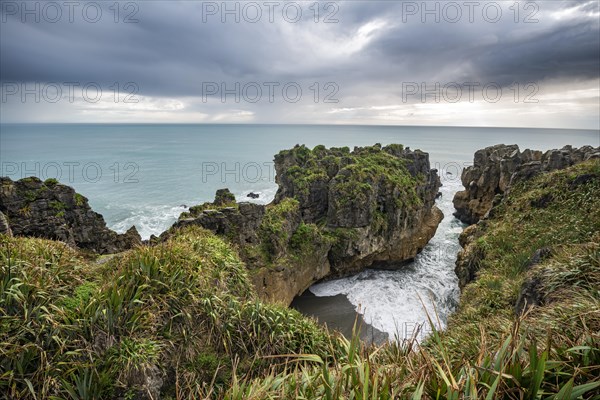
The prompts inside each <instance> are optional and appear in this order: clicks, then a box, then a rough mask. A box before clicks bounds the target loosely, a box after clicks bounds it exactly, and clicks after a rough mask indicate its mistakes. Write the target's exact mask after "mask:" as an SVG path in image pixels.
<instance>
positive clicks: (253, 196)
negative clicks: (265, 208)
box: [246, 192, 260, 199]
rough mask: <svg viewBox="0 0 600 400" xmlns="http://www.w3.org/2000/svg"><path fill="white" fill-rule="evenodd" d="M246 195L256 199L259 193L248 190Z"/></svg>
mask: <svg viewBox="0 0 600 400" xmlns="http://www.w3.org/2000/svg"><path fill="white" fill-rule="evenodd" d="M246 197H249V198H251V199H258V198H259V197H260V195H259V194H258V193H254V192H250V193H248V194H247V195H246Z"/></svg>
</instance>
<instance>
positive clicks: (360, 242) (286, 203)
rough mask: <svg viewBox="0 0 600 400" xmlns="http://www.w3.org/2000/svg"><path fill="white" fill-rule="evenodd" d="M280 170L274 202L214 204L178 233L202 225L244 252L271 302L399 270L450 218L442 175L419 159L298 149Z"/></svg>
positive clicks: (405, 152)
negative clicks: (442, 197)
mask: <svg viewBox="0 0 600 400" xmlns="http://www.w3.org/2000/svg"><path fill="white" fill-rule="evenodd" d="M275 169H276V172H277V175H276V180H277V183H278V184H279V190H278V192H277V194H276V196H275V200H274V201H273V203H271V204H269V205H267V206H263V205H258V204H250V203H227V204H222V203H221V204H217V202H214V203H205V204H203V205H201V206H196V207H192V208H190V212H189V213H184V214H182V216H181V217H180V219H179V221H178V222H177V223H176V224H175V225H174V227H173V228H172V229H177V228H179V227H181V226H185V225H189V224H194V225H199V226H202V227H204V228H206V229H210V230H212V231H214V232H216V233H218V234H220V235H223V236H225V237H227V238H228V239H230V240H231V241H232V242H233V243H235V244H237V245H238V248H239V250H240V255H241V256H242V258H243V259H244V260H245V261H246V263H247V265H248V267H249V268H250V270H251V272H252V274H251V275H252V279H253V281H254V284H255V286H256V288H257V290H258V292H259V293H260V295H261V297H262V298H263V299H268V300H274V301H279V302H283V303H285V304H289V303H290V302H291V301H292V299H293V298H294V297H295V296H296V295H298V294H300V293H302V292H303V291H304V290H306V289H307V288H308V287H309V286H310V285H311V284H313V283H315V282H316V281H318V280H320V279H322V278H326V277H338V276H343V275H348V274H352V273H356V272H358V271H360V270H361V269H364V268H367V267H377V268H399V267H400V266H401V263H402V262H404V261H408V260H411V259H412V258H414V257H415V255H416V254H417V253H418V252H420V251H421V250H422V249H423V247H424V246H425V245H426V244H427V242H428V241H429V240H430V239H431V237H432V236H433V235H434V234H435V231H436V229H437V226H438V224H439V222H440V221H441V219H442V218H443V215H442V213H441V211H440V210H438V209H437V208H436V207H435V204H434V203H435V198H436V195H437V193H438V189H439V187H440V180H439V177H438V176H437V171H436V170H432V169H430V165H429V156H428V154H427V153H424V152H422V151H419V150H416V151H411V150H410V149H404V148H403V147H402V146H400V145H391V146H386V147H382V146H381V145H375V146H371V147H364V148H359V147H357V148H355V149H354V151H352V152H351V151H350V150H349V149H348V148H331V149H326V148H325V147H323V146H317V147H315V148H314V149H313V150H311V149H308V148H306V147H305V146H296V147H294V148H293V149H290V150H285V151H282V152H280V153H279V154H278V155H276V156H275ZM217 197H220V196H217ZM165 235H169V233H168V232H167V233H166V234H165Z"/></svg>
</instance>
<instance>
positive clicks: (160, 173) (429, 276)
mask: <svg viewBox="0 0 600 400" xmlns="http://www.w3.org/2000/svg"><path fill="white" fill-rule="evenodd" d="M375 143H381V144H382V145H386V144H390V143H400V144H403V145H404V146H405V147H410V148H411V149H421V150H423V151H425V152H428V153H429V157H430V163H431V167H432V168H436V169H438V170H439V175H440V178H441V181H442V184H443V186H442V188H441V191H442V194H443V195H442V197H441V198H440V199H438V201H437V205H438V207H439V208H440V209H441V210H442V211H443V213H444V215H445V217H444V220H443V221H442V223H441V224H440V226H439V227H438V230H437V233H436V235H435V236H434V238H433V239H432V240H431V242H430V243H429V244H428V245H427V246H426V248H425V249H424V250H423V252H422V253H421V254H420V255H419V256H417V258H416V259H415V261H414V262H412V263H410V264H409V265H407V266H405V267H403V268H402V269H401V270H399V271H372V270H367V271H364V272H362V273H360V274H358V275H355V276H352V277H348V278H344V279H340V280H334V281H329V282H324V283H319V284H317V285H315V286H313V287H311V289H310V290H311V292H312V293H314V294H315V295H316V296H318V297H324V298H328V297H330V296H337V295H340V294H341V295H344V296H345V297H346V298H347V299H348V300H349V301H350V303H351V304H352V305H353V306H354V308H355V310H360V312H361V314H363V317H364V320H365V321H366V322H367V323H370V324H372V325H373V326H374V327H376V328H377V329H379V330H381V331H383V332H385V333H387V334H388V336H389V337H392V338H393V337H394V335H395V334H397V333H399V334H401V335H402V334H407V335H409V334H410V333H411V332H409V331H406V329H407V327H409V326H410V327H414V326H415V324H418V323H423V322H425V321H426V310H427V312H429V313H430V314H431V313H432V312H437V313H438V315H439V316H440V321H441V323H442V325H444V324H445V321H446V319H447V317H448V315H449V314H450V313H451V312H452V311H453V310H454V309H455V307H456V305H457V301H458V296H459V290H458V284H457V279H456V275H455V274H454V262H455V259H456V253H457V252H458V250H459V248H460V247H459V245H458V235H459V234H460V232H461V231H462V229H463V225H462V224H461V223H460V221H458V220H457V219H456V218H454V217H453V216H452V212H453V211H454V207H453V205H452V197H453V196H454V193H456V191H457V190H460V189H461V187H462V185H461V182H460V173H461V170H462V168H464V167H465V166H468V165H470V164H471V163H472V162H473V154H474V152H475V151H476V150H478V149H481V148H484V147H487V146H490V145H494V144H498V143H504V144H518V145H519V147H520V148H521V150H524V149H526V148H531V149H537V150H548V149H553V148H562V147H563V146H565V145H572V146H574V147H581V146H583V145H591V146H595V147H596V146H600V131H599V130H581V129H572V130H569V129H533V128H472V127H423V126H370V125H246V124H239V125H238V124H223V125H208V124H207V125H192V124H2V125H0V168H1V170H0V176H8V177H10V178H11V179H20V178H24V177H26V176H31V175H35V176H38V177H40V178H41V179H47V178H56V179H58V180H59V181H60V182H62V183H64V184H67V185H70V186H73V187H74V188H75V189H76V190H77V191H78V192H79V193H81V194H83V195H84V196H86V197H87V198H88V199H89V202H90V205H91V206H92V208H93V209H94V211H96V212H99V213H100V214H102V215H103V216H104V218H105V220H106V222H107V224H108V226H109V227H110V228H112V229H114V230H116V231H118V232H124V231H125V230H127V229H128V228H129V227H130V226H132V225H135V226H136V227H137V229H138V230H139V232H140V233H141V235H142V237H143V238H144V239H148V238H149V237H150V235H153V234H154V235H158V234H160V233H161V232H163V231H164V230H166V229H168V228H169V226H171V225H172V224H173V223H174V222H175V221H176V220H177V217H178V216H179V214H180V213H181V212H183V211H185V210H186V209H187V208H188V207H189V206H192V205H196V204H201V203H203V202H206V201H211V200H212V199H213V198H214V194H215V191H216V190H217V189H220V188H225V187H227V188H229V189H230V190H231V191H232V192H233V193H234V194H235V196H236V198H237V200H238V201H253V202H258V203H262V204H266V203H269V202H270V201H272V199H273V197H274V195H275V193H276V191H277V184H276V183H275V170H274V166H273V157H274V155H275V154H276V153H278V152H279V151H280V150H284V149H288V148H291V147H293V146H294V145H296V144H305V145H307V146H308V147H311V148H312V147H314V146H316V145H318V144H323V145H325V146H327V147H331V146H335V147H342V146H348V147H350V148H351V149H352V148H353V147H354V146H365V145H372V144H375ZM250 192H254V193H255V194H258V195H259V197H258V198H257V199H251V198H249V197H247V196H248V194H249V193H250ZM421 299H423V300H424V301H425V303H426V306H425V308H423V306H422V303H421V302H420V301H421ZM325 304H326V300H325ZM311 312H313V313H315V312H316V314H317V315H318V314H319V312H318V307H317V309H316V311H315V309H312V310H311ZM324 322H327V323H328V324H329V326H331V327H336V324H337V323H340V326H341V325H342V324H341V321H336V320H335V318H333V319H332V320H330V321H327V320H326V321H324ZM346 322H347V321H346Z"/></svg>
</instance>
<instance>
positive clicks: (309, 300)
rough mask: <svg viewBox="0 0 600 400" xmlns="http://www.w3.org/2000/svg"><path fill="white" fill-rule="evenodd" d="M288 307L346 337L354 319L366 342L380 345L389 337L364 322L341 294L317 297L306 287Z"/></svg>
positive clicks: (350, 332) (350, 334)
mask: <svg viewBox="0 0 600 400" xmlns="http://www.w3.org/2000/svg"><path fill="white" fill-rule="evenodd" d="M290 308H293V309H295V310H297V311H299V312H300V313H302V314H303V315H307V316H310V317H313V318H315V319H316V320H317V321H318V322H319V323H320V324H323V325H325V326H326V327H327V328H328V329H329V330H335V331H339V332H340V333H341V334H342V335H344V336H345V337H346V338H350V337H352V329H353V327H354V323H355V321H356V323H357V325H358V326H359V327H360V335H359V336H360V338H361V339H362V340H363V341H365V342H366V343H369V344H376V345H380V344H382V343H385V342H386V341H388V340H389V339H390V337H389V335H388V334H387V333H386V332H383V331H380V330H379V329H377V328H375V327H374V326H372V325H371V324H369V323H368V322H366V321H365V319H364V318H363V315H362V314H360V313H359V312H357V311H356V310H355V309H354V306H353V305H352V303H350V301H349V300H348V298H347V297H346V296H345V295H343V294H337V295H335V296H321V297H319V296H316V295H315V294H313V293H312V292H311V291H310V289H306V290H305V291H304V292H303V293H302V294H301V295H300V296H296V297H295V298H294V300H293V301H292V304H290Z"/></svg>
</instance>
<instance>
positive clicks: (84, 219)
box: [0, 177, 141, 254]
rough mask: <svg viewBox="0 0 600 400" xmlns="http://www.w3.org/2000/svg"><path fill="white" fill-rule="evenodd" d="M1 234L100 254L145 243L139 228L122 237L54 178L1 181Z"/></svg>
mask: <svg viewBox="0 0 600 400" xmlns="http://www.w3.org/2000/svg"><path fill="white" fill-rule="evenodd" d="M0 233H5V234H11V233H12V234H14V235H16V236H33V237H40V238H46V239H53V240H60V241H63V242H65V243H67V244H69V245H70V246H73V247H78V248H81V249H86V250H91V251H94V252H96V253H99V254H107V253H116V252H120V251H123V250H127V249H130V248H132V247H134V246H136V245H139V244H141V237H140V235H139V234H138V232H137V230H136V229H135V227H131V228H130V229H129V230H128V231H127V232H126V233H124V234H118V233H116V232H114V231H112V230H110V229H108V228H107V227H106V223H105V222H104V218H103V217H102V215H100V214H98V213H96V212H94V211H92V209H91V208H90V206H89V204H88V200H87V198H85V197H84V196H82V195H80V194H79V193H76V192H75V190H74V189H73V188H71V187H69V186H66V185H62V184H60V183H58V182H57V181H56V180H54V179H48V180H46V181H45V182H42V181H41V180H40V179H38V178H35V177H30V178H23V179H20V180H18V181H13V180H12V179H10V178H6V177H2V178H0Z"/></svg>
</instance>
